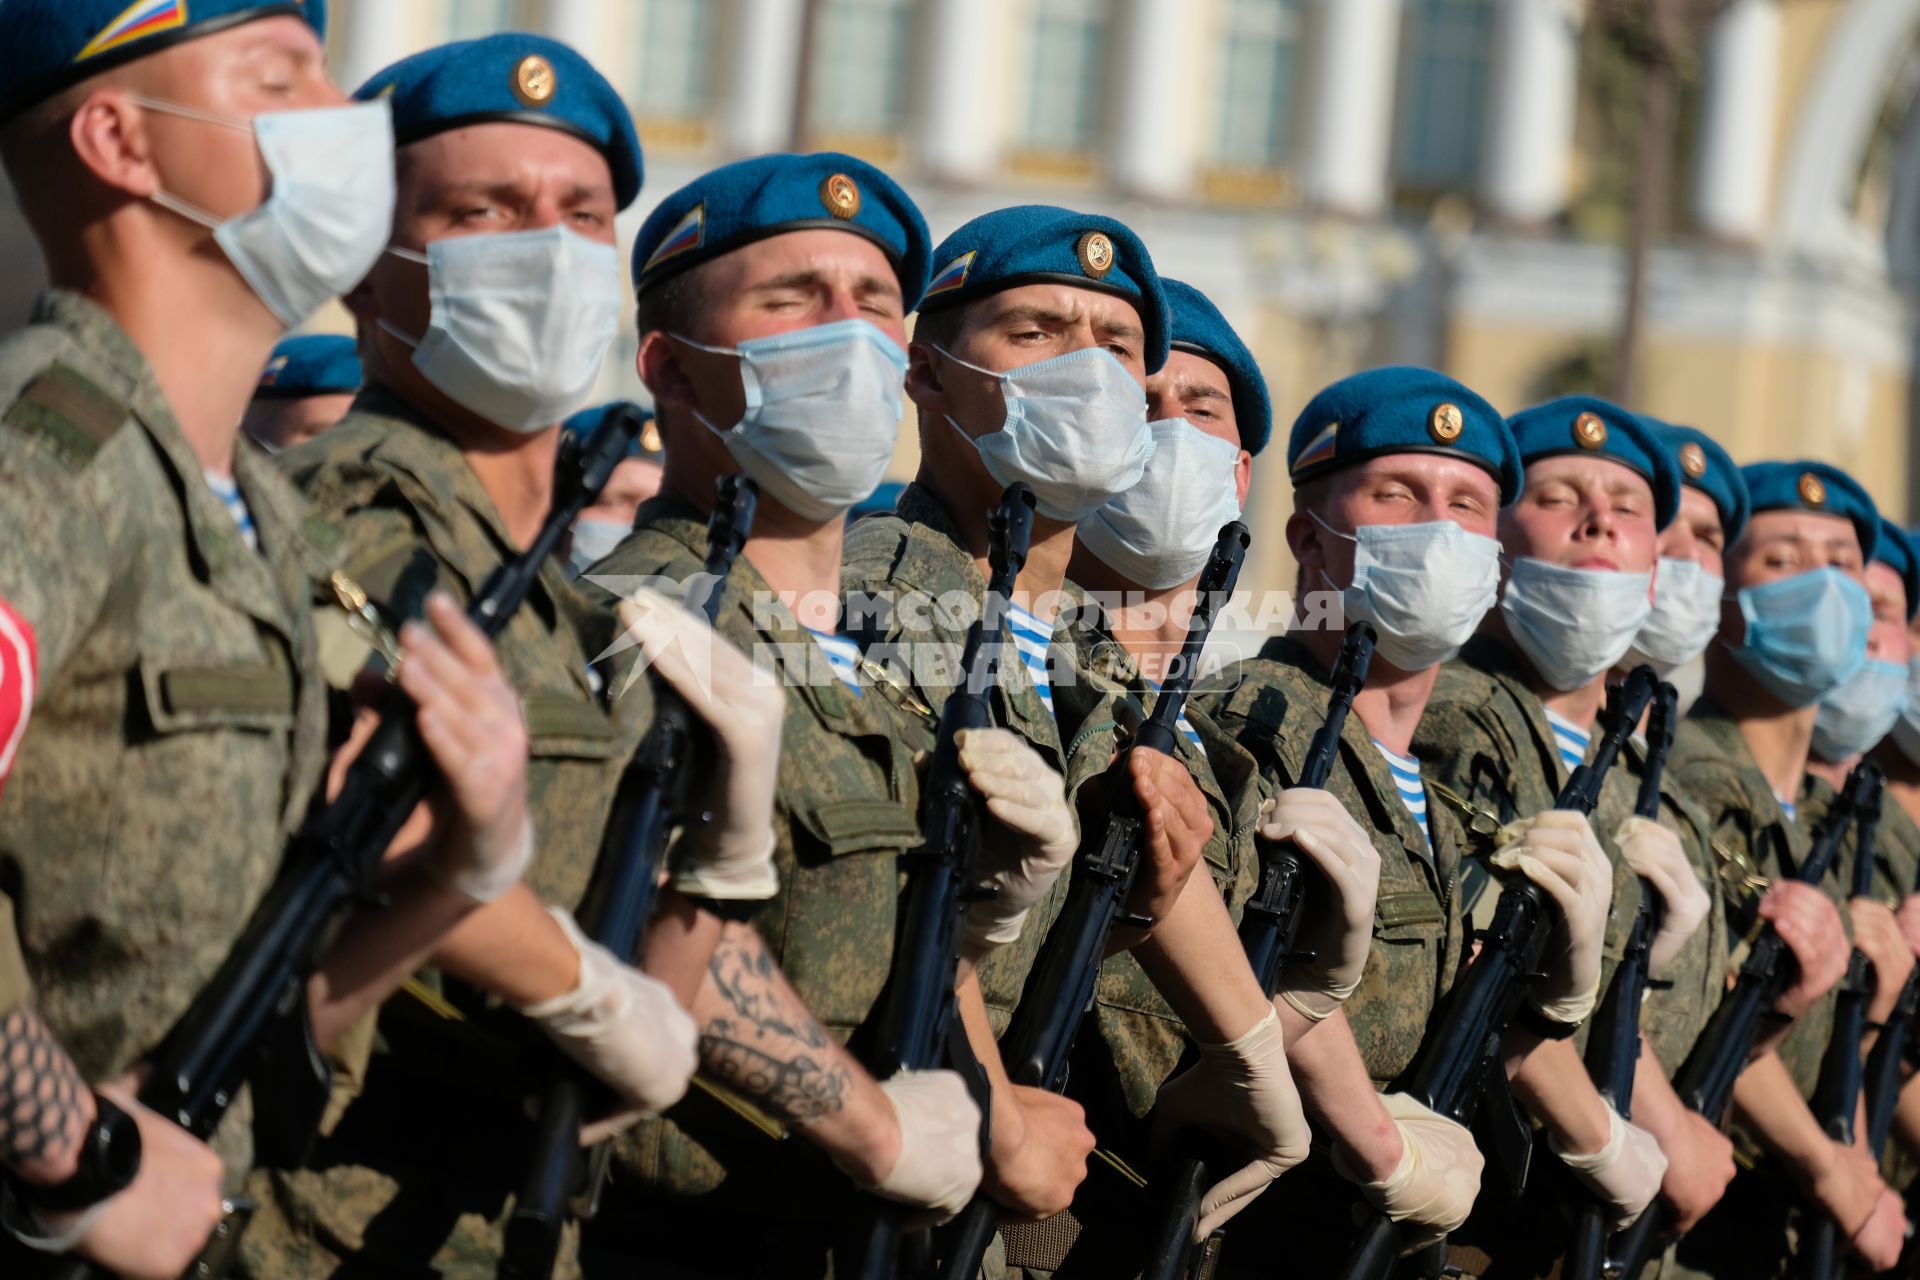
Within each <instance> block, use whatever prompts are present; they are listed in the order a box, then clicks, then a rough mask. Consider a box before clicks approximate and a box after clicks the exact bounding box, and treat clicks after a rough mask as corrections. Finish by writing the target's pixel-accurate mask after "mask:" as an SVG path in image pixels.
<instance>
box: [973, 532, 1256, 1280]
mask: <svg viewBox="0 0 1920 1280" xmlns="http://www.w3.org/2000/svg"><path fill="white" fill-rule="evenodd" d="M1250 541H1251V535H1249V534H1248V532H1247V527H1246V526H1245V525H1243V524H1241V523H1240V522H1239V521H1237V520H1236V521H1234V522H1233V523H1231V524H1228V525H1227V526H1225V527H1224V528H1222V529H1221V530H1220V537H1219V541H1217V542H1216V543H1214V547H1213V554H1212V555H1211V556H1209V557H1208V559H1207V564H1206V567H1205V568H1204V569H1203V570H1201V573H1200V580H1199V583H1198V584H1197V586H1196V587H1195V589H1194V590H1195V602H1194V611H1193V618H1192V621H1191V622H1189V623H1188V625H1187V635H1186V640H1185V641H1184V642H1183V643H1182V645H1181V648H1180V656H1179V658H1178V659H1177V661H1176V664H1175V666H1174V668H1173V670H1172V671H1170V672H1168V673H1167V678H1166V680H1165V681H1164V683H1163V684H1162V685H1161V688H1160V692H1159V694H1158V696H1157V697H1156V698H1155V700H1154V704H1153V714H1152V715H1150V716H1148V717H1147V720H1146V722H1145V723H1144V724H1142V725H1141V726H1140V728H1139V729H1138V730H1137V731H1136V732H1135V734H1134V736H1133V742H1132V744H1131V746H1129V747H1128V753H1131V752H1132V751H1133V750H1135V749H1139V748H1145V749H1146V750H1149V751H1158V752H1160V753H1161V754H1162V755H1168V756H1171V755H1175V754H1177V752H1178V750H1179V733H1180V730H1179V720H1180V713H1181V711H1182V709H1183V708H1184V707H1185V706H1186V702H1187V693H1188V691H1189V690H1190V689H1191V688H1192V687H1193V680H1194V676H1195V675H1196V674H1197V673H1198V671H1199V665H1200V652H1201V650H1203V649H1204V648H1206V644H1207V635H1208V633H1209V632H1210V631H1211V630H1212V628H1213V614H1214V610H1215V609H1216V608H1217V607H1218V606H1219V605H1220V603H1222V602H1223V601H1225V600H1226V599H1227V598H1228V597H1229V596H1231V595H1232V594H1233V586H1234V583H1235V582H1236V581H1237V580H1238V579H1239V576H1240V565H1241V562H1242V561H1243V560H1244V559H1245V558H1246V553H1247V546H1248V543H1249V542H1250ZM1112 776H1113V785H1112V788H1111V790H1110V791H1109V793H1108V799H1107V803H1106V805H1105V812H1106V815H1107V818H1106V821H1105V823H1104V824H1102V826H1101V828H1100V829H1099V830H1098V831H1097V832H1095V831H1089V832H1086V833H1085V834H1084V835H1083V837H1082V839H1081V841H1080V848H1079V851H1078V852H1077V853H1076V854H1075V855H1074V860H1073V869H1072V872H1071V873H1070V875H1069V877H1068V880H1067V897H1066V901H1065V903H1064V904H1063V905H1062V906H1061V908H1060V914H1059V915H1058V916H1057V917H1056V918H1055V919H1054V922H1053V925H1052V927H1050V928H1049V929H1048V930H1047V936H1046V940H1045V941H1044V942H1043V943H1042V944H1041V947H1040V954H1039V955H1038V957H1036V958H1035V960H1034V965H1033V972H1032V976H1030V977H1029V978H1028V979H1027V985H1026V989H1025V990H1024V991H1022V992H1021V995H1020V1003H1019V1005H1018V1007H1016V1008H1015V1010H1014V1013H1013V1020H1012V1022H1010V1023H1009V1024H1008V1025H1007V1032H1006V1034H1005V1035H1004V1036H1002V1037H1001V1038H1000V1059H1001V1061H1002V1062H1004V1063H1005V1064H1006V1067H1007V1074H1008V1075H1009V1076H1010V1077H1012V1080H1013V1082H1014V1083H1015V1084H1020V1085H1029V1086H1032V1087H1034V1088H1039V1089H1049V1090H1052V1091H1053V1092H1054V1093H1060V1092H1063V1091H1064V1090H1065V1089H1066V1086H1067V1057H1068V1055H1069V1054H1070V1053H1071V1052H1072V1050H1073V1041H1074V1034H1075V1032H1076V1031H1078V1030H1079V1027H1080V1021H1081V1016H1082V1015H1083V1014H1084V1013H1085V1012H1086V1009H1087V1007H1088V1006H1089V1005H1090V1004H1092V1003H1093V988H1094V983H1095V981H1096V979H1098V977H1099V975H1100V961H1101V959H1102V957H1103V956H1104V954H1105V952H1106V946H1107V938H1108V936H1109V935H1110V934H1111V933H1112V932H1113V927H1114V925H1115V923H1116V922H1118V921H1120V920H1122V919H1123V918H1125V919H1127V922H1128V923H1141V924H1146V923H1150V922H1147V921H1137V922H1136V921H1134V920H1132V919H1130V918H1126V917H1123V916H1122V914H1121V912H1122V908H1123V906H1124V904H1125V902H1126V900H1127V896H1128V894H1129V893H1131V892H1132V889H1133V882H1134V879H1135V876H1136V875H1137V873H1138V872H1139V869H1140V847H1141V844H1142V841H1143V838H1144V836H1145V833H1146V820H1145V815H1143V814H1142V813H1141V811H1140V802H1139V800H1138V799H1137V798H1136V797H1135V795H1134V791H1133V778H1132V775H1131V774H1130V773H1129V772H1128V771H1127V766H1126V762H1125V760H1121V761H1119V762H1118V763H1117V764H1116V766H1115V768H1114V771H1113V775H1112ZM1201 874H1205V873H1204V872H1201ZM998 1216H999V1208H998V1206H997V1205H996V1204H995V1203H994V1201H993V1200H992V1198H991V1197H989V1196H988V1195H987V1194H986V1193H985V1192H984V1191H983V1192H980V1193H978V1194H976V1195H975V1196H974V1198H973V1202H972V1203H971V1204H969V1205H968V1206H967V1207H966V1209H965V1210H963V1211H962V1212H961V1214H960V1216H959V1217H958V1218H957V1219H955V1220H954V1223H953V1226H952V1227H951V1228H950V1229H949V1231H950V1234H949V1235H948V1236H947V1238H946V1240H945V1241H944V1242H943V1243H944V1245H945V1250H944V1252H945V1254H946V1258H945V1261H944V1262H943V1263H942V1264H941V1270H942V1273H943V1274H945V1275H949V1276H969V1277H970V1276H972V1275H973V1274H974V1273H975V1272H977V1271H978V1270H979V1269H980V1262H981V1260H982V1259H983V1258H985V1257H986V1253H987V1247H988V1245H989V1244H991V1243H992V1241H993V1233H994V1229H995V1223H996V1219H997V1218H998Z"/></svg>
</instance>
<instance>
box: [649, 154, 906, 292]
mask: <svg viewBox="0 0 1920 1280" xmlns="http://www.w3.org/2000/svg"><path fill="white" fill-rule="evenodd" d="M807 230H831V231H851V232H852V233H853V234H855V235H857V236H864V237H866V238H867V239H868V240H871V241H872V242H873V243H874V244H876V245H878V246H879V248H880V250H881V252H883V253H885V254H886V255H887V259H888V260H889V261H890V262H892V263H893V269H894V273H895V274H896V275H898V276H899V277H900V292H901V294H902V296H903V297H904V298H905V300H906V308H907V310H908V311H912V310H913V309H914V307H915V306H917V305H918V304H919V302H920V294H921V291H922V290H924V289H925V288H926V287H927V261H928V256H929V252H930V250H931V248H932V244H933V235H932V233H931V232H929V231H928V230H927V220H926V218H925V217H923V216H922V215H921V213H920V206H919V205H917V204H915V203H914V202H913V198H912V197H911V196H909V195H908V194H907V193H906V192H905V191H904V190H902V189H901V187H900V184H899V183H897V182H895V181H894V180H893V179H892V178H889V177H888V176H887V175H886V174H884V173H882V172H880V170H878V169H876V168H874V167H873V166H872V165H870V164H868V163H867V162H866V161H864V160H856V159H854V158H853V157H852V156H848V155H841V154H840V153H839V152H837V151H817V152H813V153H811V154H804V155H803V154H797V153H791V152H783V153H781V154H778V155H767V156H754V157H753V158H752V159H750V160H737V161H735V162H734V163H732V164H729V165H722V166H721V167H720V168H718V169H715V170H713V171H712V172H710V173H705V174H702V175H701V176H700V177H698V178H695V179H694V180H693V181H692V182H689V183H688V184H687V185H686V186H684V187H682V188H680V189H679V190H678V191H676V192H674V193H673V194H672V195H670V196H668V197H667V198H666V199H664V200H662V201H661V202H660V203H659V205H658V206H656V207H655V209H654V211H653V212H652V213H650V214H648V215H647V220H646V222H644V223H643V224H641V227H640V236H639V238H638V239H637V240H635V241H634V245H633V287H634V291H635V292H636V293H645V292H646V291H647V290H649V289H651V288H653V287H654V286H655V285H657V284H659V283H660V282H661V281H663V280H668V279H671V278H672V277H674V276H677V275H679V274H680V273H681V272H683V271H686V270H688V269H689V268H692V267H697V266H699V265H700V264H701V263H703V262H708V261H711V260H712V259H714V258H717V257H719V256H720V255H721V254H723V253H731V252H732V251H733V250H735V249H738V248H740V247H741V246H743V245H748V244H752V243H753V242H754V241H756V240H764V239H766V238H767V237H769V236H777V235H781V234H783V233H785V232H788V231H807Z"/></svg>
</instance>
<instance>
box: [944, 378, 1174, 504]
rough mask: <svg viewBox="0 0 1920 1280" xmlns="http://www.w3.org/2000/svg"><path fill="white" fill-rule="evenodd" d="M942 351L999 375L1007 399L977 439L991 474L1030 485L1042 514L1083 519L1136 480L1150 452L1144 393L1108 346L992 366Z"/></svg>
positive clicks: (970, 439) (969, 439)
mask: <svg viewBox="0 0 1920 1280" xmlns="http://www.w3.org/2000/svg"><path fill="white" fill-rule="evenodd" d="M934 350H936V351H939V352H940V354H941V355H943V356H945V357H946V358H947V359H949V360H951V361H953V362H954V363H955V364H957V365H959V366H960V367H962V368H964V369H971V370H973V371H974V372H975V373H983V374H986V375H987V376H988V377H989V378H993V379H995V380H997V381H998V382H999V383H1000V395H1001V397H1002V399H1004V400H1005V402H1006V406H1007V416H1006V420H1005V421H1004V422H1003V423H1002V424H1001V426H1000V429H999V430H998V431H994V432H990V433H988V434H987V435H984V436H981V437H980V438H979V439H977V440H976V439H974V438H973V437H971V436H968V435H967V433H966V432H965V431H961V429H960V424H959V423H957V422H953V419H951V418H949V419H948V420H947V421H948V422H950V423H952V424H953V429H954V430H955V431H959V432H960V434H961V436H962V437H963V438H965V439H966V440H967V442H968V443H969V444H971V445H973V447H974V448H975V449H978V450H979V451H980V460H981V461H982V462H983V463H985V464H986V467H987V474H988V475H990V476H992V477H993V478H994V479H995V480H997V481H999V482H1000V483H1001V484H1002V485H1010V484H1012V483H1014V482H1015V481H1016V480H1018V481H1022V482H1024V483H1026V484H1027V485H1028V486H1030V487H1031V488H1032V489H1033V496H1034V500H1035V505H1036V506H1037V508H1038V509H1039V512H1040V514H1041V515H1043V516H1047V517H1049V518H1051V519H1054V520H1064V521H1065V522H1067V523H1068V524H1078V523H1080V522H1081V521H1082V520H1084V519H1086V518H1087V517H1088V516H1090V515H1092V514H1093V513H1094V512H1095V511H1097V510H1099V509H1100V508H1101V507H1103V506H1105V505H1106V504H1107V503H1109V502H1111V501H1112V500H1113V499H1114V497H1115V496H1117V495H1119V494H1122V493H1125V492H1126V491H1127V490H1128V489H1131V488H1132V487H1133V486H1134V485H1135V484H1136V483H1138V482H1139V480H1140V476H1141V474H1142V473H1143V472H1144V471H1145V470H1146V467H1147V460H1148V459H1149V458H1151V457H1153V433H1152V432H1150V431H1148V430H1147V393H1146V392H1145V391H1143V390H1141V388H1140V384H1139V383H1138V382H1135V381H1134V380H1133V375H1132V374H1130V373H1128V372H1127V367H1126V366H1125V365H1123V364H1121V363H1120V361H1119V360H1118V359H1116V358H1115V357H1114V354H1113V353H1112V352H1111V351H1108V350H1105V349H1104V348H1101V347H1086V348H1083V349H1082V350H1079V351H1070V352H1068V353H1067V354H1066V355H1063V356H1055V357H1053V358H1052V359H1051V360H1042V361H1040V363H1038V364H1030V365H1026V366H1025V367H1023V368H1019V369H1009V370H1008V371H1007V372H1005V373H995V372H994V371H993V370H991V369H982V368H981V367H980V366H979V365H977V364H968V363H967V362H966V361H965V360H962V359H961V358H960V357H958V356H956V355H954V354H953V353H952V352H950V351H946V350H943V349H941V348H939V347H935V348H934Z"/></svg>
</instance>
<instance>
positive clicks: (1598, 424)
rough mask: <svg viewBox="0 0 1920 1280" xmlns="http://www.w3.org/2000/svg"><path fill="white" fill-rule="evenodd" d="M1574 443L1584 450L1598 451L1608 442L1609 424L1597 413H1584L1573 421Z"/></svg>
mask: <svg viewBox="0 0 1920 1280" xmlns="http://www.w3.org/2000/svg"><path fill="white" fill-rule="evenodd" d="M1573 442H1574V443H1575V444H1577V445H1579V446H1580V447H1581V448H1582V449H1598V448H1600V447H1601V446H1602V445H1604V444H1606V442H1607V424H1606V423H1604V422H1602V421H1601V420H1600V415H1599V414H1597V413H1583V414H1581V415H1580V416H1579V417H1577V418H1575V419H1574V420H1573Z"/></svg>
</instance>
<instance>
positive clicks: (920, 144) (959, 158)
mask: <svg viewBox="0 0 1920 1280" xmlns="http://www.w3.org/2000/svg"><path fill="white" fill-rule="evenodd" d="M982 7H983V6H982V5H981V3H980V0H930V3H929V4H928V7H927V12H926V13H925V14H924V15H923V16H922V18H921V23H920V30H921V49H920V58H919V75H918V77H917V81H918V83H917V86H916V89H915V93H916V95H917V99H916V101H915V103H914V128H913V133H914V144H915V150H916V151H917V152H918V153H919V161H920V168H921V170H922V171H923V172H924V173H925V174H926V175H927V176H928V177H930V178H933V179H936V180H938V181H942V182H955V183H979V182H985V181H986V180H987V179H988V178H990V177H992V176H993V173H994V170H995V169H996V168H997V167H998V165H999V163H1000V147H1001V137H1000V130H1001V128H1002V127H1003V125H1004V123H1005V122H1004V118H1003V117H1004V110H1003V108H1002V107H1001V106H1000V104H998V103H995V102H992V101H990V100H988V99H987V95H984V94H982V92H981V86H982V81H981V76H982V75H983V74H986V71H987V69H986V68H985V67H983V66H982V62H981V58H980V41H981V33H982V31H983V30H990V29H991V27H990V26H989V25H987V24H988V22H990V19H983V16H982V13H981V9H982ZM994 16H1000V15H997V14H996V15H994ZM996 56H1004V55H1002V54H996ZM1002 70H1003V71H1004V68H1003V69H1002Z"/></svg>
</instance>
